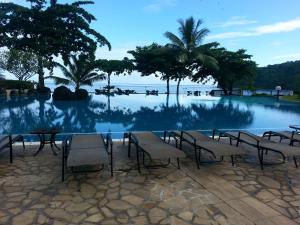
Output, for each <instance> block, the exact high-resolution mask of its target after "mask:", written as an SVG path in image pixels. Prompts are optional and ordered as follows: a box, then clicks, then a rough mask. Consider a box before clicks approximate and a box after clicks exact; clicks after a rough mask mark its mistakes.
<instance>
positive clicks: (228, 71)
mask: <svg viewBox="0 0 300 225" xmlns="http://www.w3.org/2000/svg"><path fill="white" fill-rule="evenodd" d="M211 55H213V57H214V58H215V59H217V60H218V64H219V68H218V69H217V70H207V71H206V72H205V73H204V74H207V73H209V74H211V77H212V78H213V79H214V81H215V82H218V86H219V87H221V88H222V90H223V91H224V92H225V94H226V95H231V94H232V90H233V88H234V86H235V85H236V84H238V83H240V82H243V83H245V84H248V86H250V85H252V84H253V82H254V80H255V75H256V63H255V62H254V61H252V60H251V57H252V56H251V55H248V54H246V50H244V49H240V50H238V51H236V52H234V51H228V50H226V49H225V48H215V49H212V50H211ZM205 79H206V77H205V76H203V74H202V75H201V74H200V73H198V74H195V75H194V77H193V80H194V81H199V80H200V81H203V80H205Z"/></svg>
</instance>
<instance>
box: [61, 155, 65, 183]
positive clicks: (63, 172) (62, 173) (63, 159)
mask: <svg viewBox="0 0 300 225" xmlns="http://www.w3.org/2000/svg"><path fill="white" fill-rule="evenodd" d="M64 180H65V150H64V149H63V154H62V168H61V182H64Z"/></svg>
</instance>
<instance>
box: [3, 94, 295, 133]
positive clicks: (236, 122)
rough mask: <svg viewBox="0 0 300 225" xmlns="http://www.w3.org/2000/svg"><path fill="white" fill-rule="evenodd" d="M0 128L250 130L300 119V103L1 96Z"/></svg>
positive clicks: (252, 99)
mask: <svg viewBox="0 0 300 225" xmlns="http://www.w3.org/2000/svg"><path fill="white" fill-rule="evenodd" d="M0 121H1V122H0V133H1V134H28V133H29V132H30V131H31V130H33V129H35V128H40V127H57V128H59V129H60V131H61V132H62V133H94V132H108V131H110V132H112V135H113V137H115V138H120V137H122V133H123V132H125V131H148V130H149V131H150V130H151V131H163V130H172V129H184V130H191V129H197V130H211V129H229V130H231V129H246V130H249V131H252V132H255V133H261V132H262V131H263V130H269V129H287V128H288V126H289V125H290V124H300V104H297V103H291V102H286V101H281V100H279V101H277V100H276V98H273V97H236V96H234V97H211V96H206V95H203V96H187V95H179V96H176V95H173V94H171V95H169V96H167V95H164V94H161V95H159V96H146V95H142V94H139V95H129V96H111V97H107V96H103V95H91V97H90V99H89V100H86V101H53V100H52V98H48V99H47V98H45V97H38V98H35V97H15V98H11V99H6V98H0Z"/></svg>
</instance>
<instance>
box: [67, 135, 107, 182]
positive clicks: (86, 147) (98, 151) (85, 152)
mask: <svg viewBox="0 0 300 225" xmlns="http://www.w3.org/2000/svg"><path fill="white" fill-rule="evenodd" d="M112 145H113V144H112V140H111V137H110V135H109V134H108V135H107V136H106V138H105V137H104V136H103V135H100V134H87V135H84V134H83V135H72V136H70V137H69V138H67V139H66V140H65V141H64V143H63V157H62V181H64V175H65V169H66V168H71V169H72V172H74V167H82V166H96V165H104V164H106V163H107V164H110V169H111V176H113V146H112ZM101 169H103V168H101ZM101 169H100V170H101ZM95 171H99V170H93V171H85V172H95Z"/></svg>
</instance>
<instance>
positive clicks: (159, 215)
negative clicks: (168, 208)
mask: <svg viewBox="0 0 300 225" xmlns="http://www.w3.org/2000/svg"><path fill="white" fill-rule="evenodd" d="M166 217H167V213H166V212H165V211H164V210H162V209H160V208H153V209H151V210H150V212H149V218H150V222H151V223H154V224H157V223H158V222H159V221H160V220H162V219H164V218H166Z"/></svg>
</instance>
